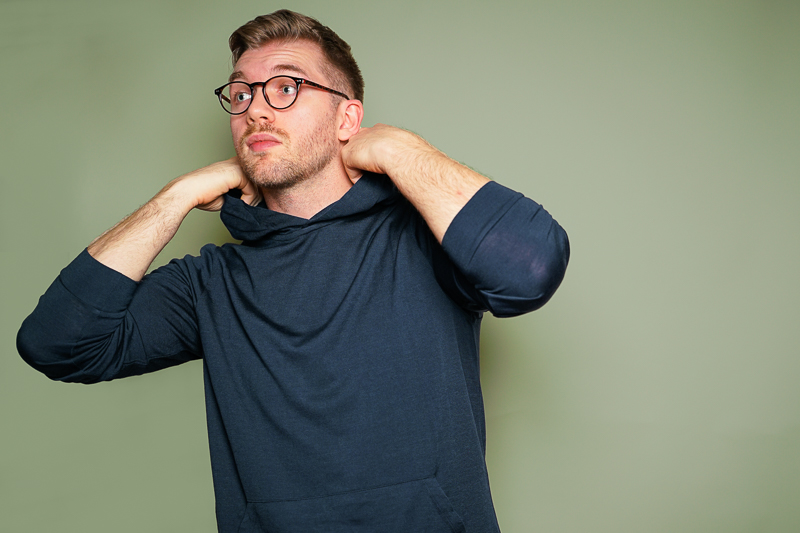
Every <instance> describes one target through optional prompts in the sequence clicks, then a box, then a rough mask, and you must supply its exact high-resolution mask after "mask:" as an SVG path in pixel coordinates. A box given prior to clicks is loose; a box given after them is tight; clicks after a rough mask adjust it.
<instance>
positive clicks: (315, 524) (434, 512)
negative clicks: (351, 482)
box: [239, 477, 465, 533]
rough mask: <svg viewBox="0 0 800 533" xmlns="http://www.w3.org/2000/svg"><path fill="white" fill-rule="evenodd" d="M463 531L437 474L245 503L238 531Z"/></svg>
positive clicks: (389, 532) (367, 532)
mask: <svg viewBox="0 0 800 533" xmlns="http://www.w3.org/2000/svg"><path fill="white" fill-rule="evenodd" d="M249 532H269V533H312V532H324V533H340V532H341V533H345V532H346V533H378V532H380V533H464V532H465V529H464V523H463V522H462V520H461V517H460V516H459V515H458V513H457V512H456V511H455V509H454V508H453V505H452V504H451V503H450V500H449V499H448V498H447V495H446V494H445V493H444V491H443V490H442V487H441V486H440V485H439V483H438V482H437V481H436V478H435V477H429V478H425V479H421V480H416V481H408V482H405V483H399V484H397V485H389V486H386V487H379V488H373V489H367V490H360V491H353V492H347V493H344V494H336V495H333V496H325V497H321V498H310V499H303V500H283V501H272V502H248V503H247V509H246V511H245V516H244V519H243V520H242V523H241V525H240V526H239V533H249Z"/></svg>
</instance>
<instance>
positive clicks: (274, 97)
mask: <svg viewBox="0 0 800 533" xmlns="http://www.w3.org/2000/svg"><path fill="white" fill-rule="evenodd" d="M259 85H261V90H262V92H263V93H264V99H265V100H266V101H267V103H268V104H269V105H270V107H271V108H273V109H286V108H287V107H289V106H291V105H292V104H293V103H294V101H295V100H297V93H298V92H300V86H301V85H308V86H309V87H314V88H316V89H322V90H323V91H328V92H329V93H333V94H336V95H338V96H341V97H343V98H345V99H346V100H350V97H349V96H347V95H346V94H344V93H340V92H339V91H334V90H333V89H330V88H328V87H325V86H324V85H320V84H319V83H314V82H313V81H309V80H306V79H303V78H295V77H293V76H273V77H272V78H270V79H268V80H267V81H257V82H254V83H246V82H243V81H232V82H230V83H226V84H225V85H223V86H222V87H220V88H218V89H214V94H216V95H217V98H219V103H220V104H221V105H222V109H224V110H225V111H227V112H228V113H230V114H231V115H241V114H242V113H244V112H245V111H247V109H248V108H249V107H250V103H251V102H252V101H253V96H255V90H256V87H257V86H259Z"/></svg>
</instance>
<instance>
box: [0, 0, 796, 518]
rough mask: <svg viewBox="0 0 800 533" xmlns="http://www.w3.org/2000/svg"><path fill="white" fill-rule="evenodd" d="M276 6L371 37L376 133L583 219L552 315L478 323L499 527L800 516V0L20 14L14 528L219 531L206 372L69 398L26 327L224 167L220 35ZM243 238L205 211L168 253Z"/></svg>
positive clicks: (11, 23) (6, 273) (13, 113)
mask: <svg viewBox="0 0 800 533" xmlns="http://www.w3.org/2000/svg"><path fill="white" fill-rule="evenodd" d="M282 7H287V8H290V9H294V10H297V11H300V12H302V13H305V14H309V15H312V16H315V17H317V18H319V19H320V20H321V21H322V22H323V23H325V24H327V25H329V26H331V27H332V28H333V29H334V30H336V31H337V32H338V33H339V34H340V35H341V36H342V37H343V38H344V39H345V40H347V41H348V42H349V43H350V44H351V45H352V47H353V50H354V53H355V56H356V58H357V59H358V61H359V63H360V65H361V68H362V70H363V73H364V77H365V78H366V99H365V106H366V118H365V125H372V124H374V123H375V122H385V123H389V124H394V125H397V126H401V127H405V128H408V129H411V130H413V131H415V132H417V133H419V134H421V135H422V136H423V137H425V138H426V139H428V140H429V141H430V142H431V143H433V144H434V145H435V146H437V147H439V148H440V149H442V150H444V151H445V152H446V153H447V154H448V155H450V156H451V157H453V158H455V159H457V160H459V161H463V162H464V163H466V164H468V165H470V166H471V167H473V168H475V169H477V170H478V171H480V172H482V173H485V174H486V175H488V176H489V177H491V178H492V179H495V180H497V181H499V182H500V183H503V184H505V185H507V186H509V187H511V188H514V189H516V190H519V191H520V192H522V193H524V194H525V195H527V196H529V197H531V198H533V199H534V200H536V201H537V202H539V203H542V204H543V205H544V206H545V208H547V209H548V210H549V211H550V212H551V213H552V214H553V215H554V216H555V217H556V219H557V220H558V221H559V222H560V223H561V224H562V225H563V226H564V227H565V229H566V230H567V232H568V233H569V236H570V241H571V245H572V259H571V263H570V266H569V269H568V271H567V276H566V279H565V280H564V282H563V285H562V287H561V289H560V290H559V292H558V293H556V295H555V297H554V298H553V300H552V301H551V302H550V303H549V304H548V305H547V306H545V307H544V308H543V309H542V310H540V311H537V312H535V313H533V314H531V315H527V316H524V317H519V318H514V319H507V320H498V319H494V318H492V317H487V318H486V320H485V324H484V332H483V337H482V344H483V353H482V362H481V365H482V382H483V386H484V392H485V398H486V413H487V426H488V447H487V462H488V465H489V472H490V478H491V485H492V490H493V494H494V500H495V505H496V508H497V513H498V517H499V522H500V525H501V528H502V529H503V530H504V531H506V532H587V531H590V532H597V533H603V532H609V533H611V532H614V533H621V532H631V533H634V532H643V531H646V532H675V531H680V532H697V533H709V532H726V533H730V532H750V531H752V532H794V531H798V530H800V506H798V505H797V503H798V501H800V391H799V390H798V389H799V388H800V387H799V386H798V383H799V379H798V378H800V359H799V358H798V352H799V351H800V320H798V319H800V307H799V306H798V300H800V283H799V282H798V272H799V271H800V268H799V267H800V246H799V245H800V232H798V229H800V225H799V224H798V223H799V222H800V155H798V154H800V59H799V58H800V3H798V2H796V1H795V0H785V1H780V0H761V1H759V0H749V1H736V0H731V1H715V2H714V1H706V0H672V1H667V0H653V1H647V2H642V1H607V2H596V1H590V0H584V1H561V0H545V1H536V0H533V1H527V2H521V1H508V0H494V1H491V2H488V1H487V2H478V1H471V0H459V1H446V2H439V1H435V0H424V1H423V0H408V1H403V2H398V1H385V0H369V1H366V0H363V1H362V0H357V1H347V2H330V1H321V0H307V1H288V2H286V3H283V4H277V3H274V2H269V1H258V2H256V1H250V0H229V1H226V2H219V1H213V2H212V1H208V0H192V1H188V0H184V1H170V0H152V1H131V2H108V1H86V0H57V1H55V0H54V1H41V0H25V1H16V0H0V76H2V78H0V97H2V99H1V100H0V124H1V126H0V132H1V133H2V138H1V139H0V141H1V142H0V163H1V164H2V171H1V173H2V205H1V206H0V217H2V219H0V222H1V223H0V238H1V239H2V240H1V241H0V244H2V252H0V253H2V276H0V290H1V291H2V292H0V302H2V303H1V304H0V312H2V316H1V317H0V318H1V319H0V341H2V342H0V531H3V532H9V533H16V532H41V531H48V532H49V531H58V532H81V533H94V532H104V533H105V532H109V531H113V532H141V531H148V532H177V531H191V532H211V531H214V530H215V522H214V499H213V490H212V485H211V474H210V467H209V458H208V445H207V436H206V428H205V414H204V403H203V387H202V365H201V364H200V363H199V362H194V363H190V364H186V365H183V366H181V367H178V368H172V369H169V370H166V371H163V372H159V373H155V374H151V375H148V376H143V377H135V378H130V379H125V380H120V381H116V382H112V383H105V384H99V385H92V386H82V385H72V384H61V383H55V382H51V381H49V380H47V379H46V378H45V377H44V376H42V375H40V374H38V373H36V372H35V371H33V370H32V369H31V368H29V367H28V366H27V365H25V363H24V362H23V361H22V360H21V359H20V358H19V356H18V355H17V353H16V349H15V335H16V331H17V329H18V327H19V325H20V323H21V322H22V320H23V319H24V317H25V316H27V314H28V313H30V311H31V310H32V309H33V307H34V306H35V304H36V301H37V298H38V297H39V296H40V295H41V294H42V293H43V292H44V291H45V289H46V288H47V286H48V285H49V284H50V283H51V281H52V280H53V279H54V278H55V277H56V276H57V275H58V272H59V270H60V269H61V268H63V267H64V266H65V265H66V264H67V263H68V262H69V261H70V260H71V259H72V258H73V257H75V256H76V255H78V253H80V252H81V250H82V249H83V248H84V247H85V246H86V245H87V244H88V243H89V242H90V241H91V240H92V239H93V238H94V237H96V236H97V235H98V234H100V233H101V232H103V231H104V230H105V229H107V228H108V227H110V226H111V225H113V224H114V223H116V222H117V221H118V220H119V219H121V218H122V217H123V216H124V215H126V214H127V213H129V212H131V211H133V210H134V209H136V207H137V206H139V205H140V204H142V203H144V202H146V201H147V200H148V199H149V198H150V197H151V196H152V195H153V194H155V193H156V192H157V191H158V189H159V188H161V187H162V186H163V185H164V184H165V183H166V182H168V181H169V180H171V179H172V178H174V177H176V176H178V175H180V174H183V173H185V172H188V171H190V170H193V169H195V168H198V167H201V166H204V165H206V164H209V163H212V162H214V161H217V160H220V159H223V158H227V157H230V156H231V155H232V154H233V150H232V147H231V142H230V132H229V129H228V118H227V116H226V115H225V113H224V112H223V111H222V110H221V109H220V108H219V105H218V103H217V101H216V100H215V97H214V94H213V89H214V88H215V87H217V86H219V85H221V84H222V83H224V82H225V80H226V78H227V76H228V74H229V72H230V65H229V53H228V49H227V38H228V36H229V34H230V33H231V32H232V31H233V30H234V29H236V28H237V27H238V26H239V25H241V24H243V23H244V22H246V21H248V20H250V19H251V18H253V17H255V16H256V15H259V14H263V13H268V12H271V11H274V10H275V9H279V8H282ZM229 238H230V237H229V236H228V235H227V233H226V231H225V229H224V228H223V227H222V225H221V223H220V221H219V218H218V216H217V215H215V214H208V213H199V212H198V213H192V214H191V215H190V217H189V218H188V219H187V221H186V222H185V224H184V227H183V228H182V229H181V230H180V232H179V234H178V236H177V237H176V239H175V240H174V241H173V242H172V243H171V244H170V245H169V247H168V248H167V249H166V250H165V252H164V253H163V254H162V256H160V258H159V259H158V263H159V264H162V263H164V262H166V261H167V260H168V259H169V258H171V257H175V256H182V255H184V254H187V253H189V254H192V253H197V252H198V251H199V248H200V246H201V245H202V244H204V243H206V242H209V241H213V242H220V243H221V242H224V241H225V240H226V239H229ZM475 533H480V532H475Z"/></svg>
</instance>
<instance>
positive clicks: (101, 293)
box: [17, 250, 199, 383]
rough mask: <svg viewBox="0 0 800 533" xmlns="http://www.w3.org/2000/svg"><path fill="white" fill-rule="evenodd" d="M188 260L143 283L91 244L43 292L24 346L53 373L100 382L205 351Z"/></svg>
mask: <svg viewBox="0 0 800 533" xmlns="http://www.w3.org/2000/svg"><path fill="white" fill-rule="evenodd" d="M185 263H186V261H173V262H172V263H170V264H169V265H166V266H164V267H162V268H160V269H158V270H156V271H154V272H152V273H151V274H149V275H147V276H145V278H144V279H143V280H142V281H141V282H139V283H136V282H135V281H133V280H131V279H129V278H127V277H126V276H124V275H122V274H120V273H118V272H116V271H115V270H112V269H111V268H108V267H106V266H105V265H103V264H102V263H100V262H98V261H97V260H96V259H94V258H93V257H92V256H91V255H89V253H88V251H86V250H84V251H83V252H82V253H81V254H80V255H79V256H78V257H77V258H76V259H75V260H74V261H73V262H72V263H70V264H69V265H68V266H67V267H66V268H65V269H64V270H62V271H61V274H60V275H59V276H58V278H56V280H55V281H54V282H53V284H52V285H51V286H50V288H48V289H47V292H45V294H44V295H43V296H42V297H41V298H40V299H39V303H38V305H37V306H36V308H35V309H34V311H33V313H31V315H30V316H29V317H28V318H26V319H25V321H24V322H23V323H22V327H21V328H20V330H19V333H18V334H17V350H18V351H19V353H20V355H21V356H22V358H23V359H24V360H25V361H26V362H27V363H28V364H29V365H31V366H32V367H33V368H35V369H37V370H39V371H40V372H42V373H44V374H45V375H46V376H48V377H49V378H50V379H54V380H59V381H70V382H79V383H95V382H98V381H108V380H111V379H116V378H121V377H126V376H131V375H137V374H144V373H147V372H152V371H154V370H158V369H161V368H165V367H168V366H172V365H176V364H179V363H182V362H185V361H188V360H191V359H197V358H198V357H199V355H198V354H199V340H198V333H197V325H196V324H197V322H196V320H195V313H194V305H193V300H194V298H193V291H192V286H191V284H190V283H188V280H189V276H188V271H187V267H186V264H185Z"/></svg>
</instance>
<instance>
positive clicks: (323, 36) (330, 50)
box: [228, 9, 364, 102]
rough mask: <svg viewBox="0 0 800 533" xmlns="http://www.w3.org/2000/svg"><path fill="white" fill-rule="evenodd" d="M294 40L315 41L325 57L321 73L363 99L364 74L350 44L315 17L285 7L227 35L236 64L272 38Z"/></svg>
mask: <svg viewBox="0 0 800 533" xmlns="http://www.w3.org/2000/svg"><path fill="white" fill-rule="evenodd" d="M296 40H304V41H310V42H312V43H315V44H317V45H318V46H319V47H320V49H321V50H322V54H323V56H324V57H325V60H326V61H327V64H323V65H322V70H323V73H324V74H325V75H326V76H328V77H329V78H330V80H331V83H332V84H333V85H334V87H335V88H336V89H338V90H341V91H342V92H345V93H347V94H349V95H350V97H351V98H355V99H356V100H361V101H362V102H363V101H364V78H363V77H362V76H361V70H360V69H359V68H358V64H357V63H356V60H355V58H354V57H353V54H352V52H351V51H350V45H349V44H347V43H346V42H345V41H344V40H342V38H341V37H339V36H338V35H336V32H334V31H333V30H332V29H330V28H329V27H327V26H325V25H323V24H321V23H320V22H319V21H318V20H317V19H314V18H311V17H308V16H306V15H301V14H300V13H295V12H294V11H289V10H288V9H281V10H278V11H275V12H274V13H270V14H269V15H261V16H259V17H256V18H254V19H253V20H251V21H250V22H248V23H247V24H244V25H243V26H241V27H240V28H239V29H237V30H236V31H235V32H233V33H232V34H231V37H230V39H228V45H229V46H230V48H231V55H232V57H231V61H232V63H233V66H234V68H236V62H237V61H239V58H240V57H242V54H244V53H245V52H246V51H248V50H252V49H255V48H260V47H262V46H264V45H265V44H268V43H270V42H274V41H289V42H291V41H296Z"/></svg>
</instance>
